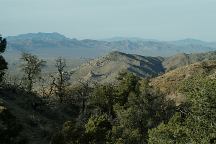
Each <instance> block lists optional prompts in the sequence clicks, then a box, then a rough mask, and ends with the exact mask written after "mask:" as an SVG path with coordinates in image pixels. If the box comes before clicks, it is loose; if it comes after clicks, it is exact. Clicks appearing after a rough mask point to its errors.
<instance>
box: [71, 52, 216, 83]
mask: <svg viewBox="0 0 216 144" xmlns="http://www.w3.org/2000/svg"><path fill="white" fill-rule="evenodd" d="M208 60H216V52H208V53H196V54H184V53H182V54H177V55H175V56H171V57H168V58H163V57H148V56H140V55H135V54H126V53H122V52H118V51H114V52H111V53H109V54H108V55H106V56H104V57H99V58H97V59H93V60H91V61H89V62H87V63H84V64H82V65H81V66H80V67H78V68H77V69H76V70H75V73H74V74H73V80H78V79H83V80H88V81H95V82H100V83H109V82H114V81H115V79H116V78H117V76H118V74H119V73H120V72H132V73H134V74H135V75H137V76H140V77H153V76H157V75H159V74H162V73H164V72H169V71H171V70H174V69H177V68H181V67H184V66H187V65H190V64H194V63H197V62H203V61H208ZM183 72H184V71H183Z"/></svg>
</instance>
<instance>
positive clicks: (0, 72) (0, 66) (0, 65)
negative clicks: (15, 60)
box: [0, 35, 8, 82]
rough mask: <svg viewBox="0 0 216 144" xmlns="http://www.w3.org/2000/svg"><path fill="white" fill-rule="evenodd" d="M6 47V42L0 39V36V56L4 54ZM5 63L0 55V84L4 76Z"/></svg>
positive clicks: (0, 37)
mask: <svg viewBox="0 0 216 144" xmlns="http://www.w3.org/2000/svg"><path fill="white" fill-rule="evenodd" d="M6 46H7V41H6V39H5V38H2V36H1V35H0V54H2V53H3V52H5V49H6ZM7 68H8V67H7V62H6V61H5V59H4V57H3V56H2V55H0V82H1V81H2V80H3V76H4V74H5V72H4V71H5V70H6V69H7Z"/></svg>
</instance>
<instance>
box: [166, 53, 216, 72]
mask: <svg viewBox="0 0 216 144" xmlns="http://www.w3.org/2000/svg"><path fill="white" fill-rule="evenodd" d="M207 60H216V52H215V51H212V52H206V53H191V54H186V53H180V54H177V55H174V56H171V57H168V58H165V60H164V61H163V66H164V67H165V69H166V71H170V70H174V69H176V68H178V67H182V66H185V65H189V64H193V63H196V62H202V61H207Z"/></svg>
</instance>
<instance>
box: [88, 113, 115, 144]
mask: <svg viewBox="0 0 216 144" xmlns="http://www.w3.org/2000/svg"><path fill="white" fill-rule="evenodd" d="M111 128H112V125H111V123H110V122H109V120H108V116H107V115H106V114H103V115H97V116H91V117H90V118H89V120H88V122H87V123H86V125H85V133H86V137H87V141H88V143H95V144H100V143H101V144H102V143H106V141H108V137H107V135H109V132H110V130H111Z"/></svg>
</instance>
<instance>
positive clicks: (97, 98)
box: [90, 84, 116, 117]
mask: <svg viewBox="0 0 216 144" xmlns="http://www.w3.org/2000/svg"><path fill="white" fill-rule="evenodd" d="M115 98H116V95H115V89H114V87H113V86H112V85H110V84H109V85H98V86H97V87H96V88H95V89H94V90H93V92H92V94H91V97H90V104H91V105H92V106H93V107H95V111H97V112H98V113H106V114H107V115H108V116H109V117H114V112H113V105H114V103H115Z"/></svg>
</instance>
